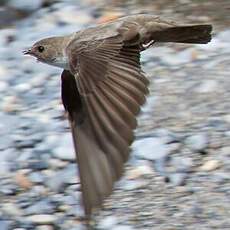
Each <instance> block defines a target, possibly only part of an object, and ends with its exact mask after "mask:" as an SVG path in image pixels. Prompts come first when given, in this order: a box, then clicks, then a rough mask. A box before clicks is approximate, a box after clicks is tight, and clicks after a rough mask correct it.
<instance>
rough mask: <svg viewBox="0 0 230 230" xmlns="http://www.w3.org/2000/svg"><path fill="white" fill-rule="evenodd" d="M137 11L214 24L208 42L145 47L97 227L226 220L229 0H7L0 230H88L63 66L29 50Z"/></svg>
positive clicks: (0, 40)
mask: <svg viewBox="0 0 230 230" xmlns="http://www.w3.org/2000/svg"><path fill="white" fill-rule="evenodd" d="M136 13H151V14H154V15H159V16H161V17H162V18H166V19H170V20H173V21H176V22H178V23H182V24H183V23H210V24H213V26H214V32H213V40H212V42H211V43H209V44H207V45H192V44H191V45H183V44H164V45H163V46H161V45H160V44H156V46H155V47H153V48H151V49H149V50H147V51H145V52H143V54H142V58H141V62H142V65H143V69H144V70H145V72H146V73H147V75H148V77H149V79H150V81H151V85H150V95H149V97H148V100H147V103H146V105H145V106H144V107H143V110H142V112H141V114H140V115H139V117H138V121H139V126H138V129H137V130H136V137H137V138H136V141H135V142H134V144H133V146H132V149H133V151H132V154H131V157H130V161H129V162H128V164H127V168H126V173H125V175H124V177H123V178H122V179H121V181H119V183H118V184H117V185H116V189H115V191H114V193H113V195H112V196H111V197H110V199H109V200H108V201H107V202H106V204H105V206H104V209H103V210H102V211H101V212H100V213H99V214H98V215H97V217H96V220H97V227H98V228H99V229H112V230H115V229H116V230H120V229H122V230H132V229H160V230H177V229H183V230H184V229H186V230H187V229H202V230H203V229H208V230H209V229H230V218H229V216H230V206H229V203H230V179H229V173H230V145H229V143H230V115H229V109H230V91H229V88H230V78H229V72H230V60H229V54H230V28H229V21H230V18H229V17H230V16H229V15H230V5H229V0H219V1H214V0H213V1H212V0H211V1H210V0H155V1H154V0H153V1H148V0H142V1H141V0H133V1H132V0H127V1H125V0H118V1H115V0H110V1H109V0H75V1H74V0H66V1H55V0H53V1H52V0H33V1H32V0H5V1H4V0H0V95H1V100H0V137H1V138H0V230H11V229H15V230H16V229H17V230H30V229H31V230H33V229H38V230H56V229H61V230H62V229H63V230H77V229H84V225H83V222H82V217H83V210H82V207H81V192H80V184H79V177H78V173H77V168H76V164H75V156H74V151H73V147H72V141H71V135H70V130H69V126H68V122H67V120H66V118H65V114H64V110H63V106H62V104H61V100H60V73H61V70H60V69H58V68H55V67H50V66H47V65H44V64H42V63H36V61H35V60H34V59H33V58H31V57H26V56H23V55H22V50H24V49H25V48H27V47H29V46H31V45H32V44H33V43H34V42H35V41H37V40H39V39H41V38H44V37H47V36H54V35H64V34H69V33H71V32H74V31H77V30H80V29H83V28H86V27H89V26H92V25H97V24H99V23H103V22H107V21H109V20H111V19H116V18H118V17H120V16H124V15H129V14H136Z"/></svg>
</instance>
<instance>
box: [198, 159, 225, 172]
mask: <svg viewBox="0 0 230 230" xmlns="http://www.w3.org/2000/svg"><path fill="white" fill-rule="evenodd" d="M220 166H221V163H220V161H218V160H209V161H207V162H205V163H204V164H203V165H202V166H201V167H200V170H201V171H206V172H209V171H213V170H215V169H218V168H219V167H220Z"/></svg>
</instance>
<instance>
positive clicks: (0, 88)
mask: <svg viewBox="0 0 230 230" xmlns="http://www.w3.org/2000/svg"><path fill="white" fill-rule="evenodd" d="M8 88H9V84H8V83H7V82H5V81H0V93H2V92H5V91H6V90H7V89H8Z"/></svg>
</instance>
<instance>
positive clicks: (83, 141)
mask: <svg viewBox="0 0 230 230" xmlns="http://www.w3.org/2000/svg"><path fill="white" fill-rule="evenodd" d="M84 45H85V47H87V48H86V49H85V50H84V49H83V48H81V47H77V49H76V52H77V50H79V53H78V58H75V57H73V56H74V55H75V54H74V53H73V50H74V48H73V49H72V51H71V52H70V53H69V59H70V66H71V69H72V72H75V73H76V74H75V77H76V82H77V88H78V90H79V95H80V97H81V102H82V107H83V108H84V115H85V116H84V121H83V125H81V126H78V125H73V124H74V122H72V133H73V139H74V142H75V149H76V151H77V157H78V163H79V171H80V177H81V183H82V191H83V201H84V205H85V213H86V215H87V216H89V217H90V215H91V212H92V209H93V208H94V207H100V206H101V204H102V201H103V199H104V198H105V197H107V196H108V195H109V194H110V193H111V191H112V187H113V183H114V181H116V180H117V179H119V178H120V176H121V175H122V172H123V164H124V163H125V162H126V161H127V159H128V156H129V152H130V149H129V146H130V144H131V143H132V141H133V138H134V135H133V129H135V128H136V126H137V121H136V118H135V116H136V115H137V114H138V113H139V111H140V106H141V105H142V104H143V103H144V102H145V95H146V94H147V93H148V89H147V85H148V80H147V79H146V78H145V77H144V75H143V73H142V71H141V69H140V61H139V47H124V46H123V44H122V43H121V40H120V38H118V37H116V38H110V39H107V40H103V41H101V42H99V41H96V42H95V43H92V44H89V45H88V46H87V45H86V44H84ZM71 60H72V62H71ZM76 61H77V63H76ZM73 120H74V119H73ZM92 191H94V192H92Z"/></svg>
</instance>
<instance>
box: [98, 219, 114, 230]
mask: <svg viewBox="0 0 230 230" xmlns="http://www.w3.org/2000/svg"><path fill="white" fill-rule="evenodd" d="M117 223H118V219H117V218H116V217H114V216H108V217H105V218H104V219H102V220H101V221H100V223H99V227H100V229H113V227H114V226H115V225H116V224H117Z"/></svg>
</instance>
